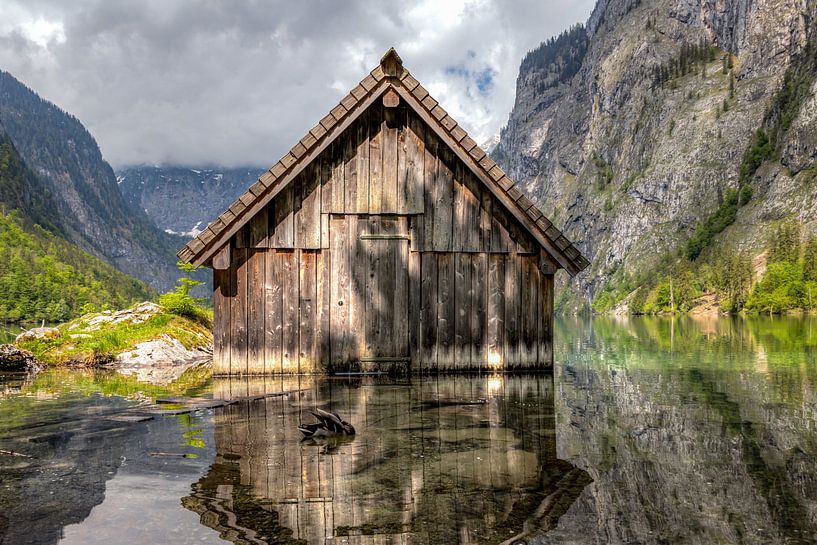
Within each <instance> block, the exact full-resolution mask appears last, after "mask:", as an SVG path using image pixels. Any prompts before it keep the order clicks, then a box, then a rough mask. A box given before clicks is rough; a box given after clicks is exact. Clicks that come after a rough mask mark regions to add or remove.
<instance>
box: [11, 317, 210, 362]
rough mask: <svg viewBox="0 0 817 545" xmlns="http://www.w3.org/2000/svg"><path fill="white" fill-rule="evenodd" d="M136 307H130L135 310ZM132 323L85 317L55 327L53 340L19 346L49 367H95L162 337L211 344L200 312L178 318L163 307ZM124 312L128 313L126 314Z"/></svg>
mask: <svg viewBox="0 0 817 545" xmlns="http://www.w3.org/2000/svg"><path fill="white" fill-rule="evenodd" d="M138 307H139V305H137V306H134V307H131V310H132V309H136V308H138ZM156 308H157V309H158V310H157V311H156V312H155V313H154V314H151V315H149V316H140V317H139V318H137V319H134V320H121V321H118V322H117V321H113V320H110V321H105V320H106V319H109V318H110V317H111V316H115V314H112V313H96V314H87V315H85V316H82V317H80V318H77V319H75V320H72V321H70V322H67V323H65V324H62V325H60V326H58V329H59V330H60V336H59V337H58V338H56V339H38V340H33V341H27V342H21V343H19V345H20V347H21V348H25V349H26V350H30V351H31V352H32V353H34V355H35V356H36V357H37V359H39V360H40V361H42V362H43V363H45V364H47V365H51V366H60V365H80V366H94V365H100V364H104V363H107V362H110V361H113V360H114V359H115V358H116V356H117V355H118V354H121V353H123V352H127V351H128V350H133V349H134V348H135V347H136V345H138V344H139V343H143V342H146V341H151V340H156V339H159V338H162V337H166V338H170V339H175V340H177V341H179V342H180V343H181V344H182V345H183V346H184V347H185V348H187V349H194V348H200V347H202V346H205V345H207V344H209V343H211V342H212V333H211V325H212V324H211V316H210V315H208V314H207V313H206V312H205V311H202V312H201V313H200V314H199V315H197V316H196V317H195V318H191V317H187V316H180V315H177V314H173V313H171V312H169V311H168V310H167V309H166V308H164V307H156ZM125 312H127V311H125Z"/></svg>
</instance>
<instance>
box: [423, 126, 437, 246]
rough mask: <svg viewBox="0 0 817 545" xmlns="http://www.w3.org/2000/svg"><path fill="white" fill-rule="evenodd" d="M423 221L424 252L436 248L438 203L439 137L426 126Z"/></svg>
mask: <svg viewBox="0 0 817 545" xmlns="http://www.w3.org/2000/svg"><path fill="white" fill-rule="evenodd" d="M423 165H424V166H423V169H424V176H423V185H424V190H423V210H424V212H423V221H422V224H421V225H422V227H423V229H422V231H421V233H422V234H421V236H422V241H423V242H422V244H420V247H422V249H423V251H424V252H430V251H432V250H434V211H435V209H436V206H437V203H436V201H435V198H436V196H435V188H436V186H437V137H436V136H434V133H433V132H432V131H431V129H429V128H427V127H426V131H425V149H424V153H423Z"/></svg>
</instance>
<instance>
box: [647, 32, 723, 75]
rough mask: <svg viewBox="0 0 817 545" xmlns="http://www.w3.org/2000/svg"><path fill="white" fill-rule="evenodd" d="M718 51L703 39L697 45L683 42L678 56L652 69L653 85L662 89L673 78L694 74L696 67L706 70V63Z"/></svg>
mask: <svg viewBox="0 0 817 545" xmlns="http://www.w3.org/2000/svg"><path fill="white" fill-rule="evenodd" d="M717 51H718V49H717V48H716V47H712V46H711V45H709V43H707V41H706V40H704V39H703V38H702V39H701V40H700V41H699V42H698V43H688V42H685V43H683V44H681V48H680V50H679V51H678V55H677V56H676V57H675V58H672V59H670V60H668V61H666V62H664V63H662V64H659V65H657V66H655V67H653V74H652V79H653V85H656V86H661V87H663V86H664V84H665V83H667V82H672V80H674V79H675V78H679V77H683V76H686V75H687V74H690V73H692V74H695V73H697V71H698V66H702V67H703V70H704V71H705V70H706V63H707V62H711V61H712V60H713V58H714V55H715V52H717Z"/></svg>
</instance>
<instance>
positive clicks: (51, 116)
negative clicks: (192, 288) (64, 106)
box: [0, 71, 185, 290]
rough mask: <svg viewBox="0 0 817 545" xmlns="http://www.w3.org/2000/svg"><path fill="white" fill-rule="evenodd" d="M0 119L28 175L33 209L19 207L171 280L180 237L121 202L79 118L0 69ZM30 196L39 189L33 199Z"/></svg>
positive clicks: (142, 273) (98, 250) (135, 269)
mask: <svg viewBox="0 0 817 545" xmlns="http://www.w3.org/2000/svg"><path fill="white" fill-rule="evenodd" d="M0 125H2V127H3V131H4V133H5V134H6V135H7V136H8V138H9V139H10V141H11V142H12V143H13V145H14V147H15V148H16V150H17V152H19V154H20V156H21V158H22V160H23V161H24V163H25V164H26V165H27V166H28V168H29V169H30V171H31V172H32V173H33V174H32V176H33V178H32V179H30V180H29V182H30V184H31V185H30V187H31V188H32V190H31V191H29V196H28V197H27V198H29V199H32V198H33V199H34V200H31V201H30V204H32V205H36V206H39V212H36V211H35V210H34V209H33V208H31V209H29V208H30V207H28V206H27V205H26V202H25V201H24V202H22V205H23V208H24V209H26V211H27V212H29V213H31V214H34V215H36V221H38V222H40V223H41V224H42V225H44V226H47V227H51V228H52V229H53V230H54V231H55V232H57V233H59V234H60V235H61V236H64V237H65V238H66V239H67V240H68V241H69V242H71V243H73V244H75V245H77V246H79V247H80V248H82V249H84V250H86V251H88V252H90V253H91V254H93V255H95V256H97V257H99V258H101V259H103V260H105V261H107V262H108V263H110V264H112V265H114V266H115V267H117V268H118V269H120V270H122V271H124V272H126V273H128V274H131V275H133V276H135V277H137V278H140V279H142V280H144V281H146V282H149V283H150V284H151V285H153V286H154V287H155V288H157V289H160V290H167V289H169V288H170V287H172V286H173V284H174V283H175V280H176V278H177V277H178V271H177V270H176V267H175V263H176V258H175V252H176V251H177V250H178V249H179V248H180V247H181V246H182V245H183V244H184V242H185V240H184V239H183V238H181V237H174V236H172V235H169V234H167V233H164V232H162V231H161V230H159V229H157V228H156V227H155V226H154V225H153V224H152V222H151V221H150V219H148V217H147V216H146V215H145V214H144V212H141V211H138V210H137V211H134V210H133V209H131V208H130V207H128V206H127V205H126V203H125V201H124V199H123V198H122V195H121V193H120V192H119V188H118V186H117V183H116V177H115V176H114V172H113V169H111V167H110V165H109V164H108V163H107V162H105V160H104V159H103V158H102V154H101V153H100V150H99V147H98V146H97V144H96V141H95V140H94V138H93V137H92V136H91V134H90V133H89V132H88V131H87V130H86V129H85V127H83V126H82V124H81V123H80V122H79V120H78V119H77V118H75V117H73V116H71V115H70V114H67V113H66V112H64V111H62V110H61V109H59V108H58V107H56V106H55V105H54V104H52V103H50V102H48V101H45V100H43V99H42V98H40V97H39V96H38V95H37V94H36V93H35V92H34V91H32V90H31V89H29V88H28V87H26V86H25V85H23V84H22V83H20V82H19V81H17V80H16V79H15V78H14V77H13V76H12V75H11V74H9V73H7V72H3V71H0ZM33 184H36V186H35V185H33ZM34 187H37V190H36V191H34V190H33V188H34ZM34 194H41V195H43V198H42V199H41V202H40V203H39V204H37V202H38V201H37V198H34V197H32V195H34ZM16 204H17V205H20V204H21V202H20V201H19V200H18V201H16Z"/></svg>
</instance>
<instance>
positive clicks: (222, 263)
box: [213, 242, 232, 271]
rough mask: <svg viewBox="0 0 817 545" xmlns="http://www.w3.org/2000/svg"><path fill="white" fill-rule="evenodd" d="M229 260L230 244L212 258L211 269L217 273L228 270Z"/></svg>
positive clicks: (230, 257)
mask: <svg viewBox="0 0 817 545" xmlns="http://www.w3.org/2000/svg"><path fill="white" fill-rule="evenodd" d="M231 259H232V256H231V254H230V243H229V242H228V243H227V244H225V245H224V247H223V248H221V250H219V251H218V252H217V253H216V255H214V256H213V269H214V270H217V271H226V270H228V269H229V268H230V261H231Z"/></svg>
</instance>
